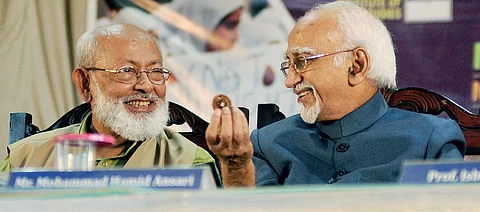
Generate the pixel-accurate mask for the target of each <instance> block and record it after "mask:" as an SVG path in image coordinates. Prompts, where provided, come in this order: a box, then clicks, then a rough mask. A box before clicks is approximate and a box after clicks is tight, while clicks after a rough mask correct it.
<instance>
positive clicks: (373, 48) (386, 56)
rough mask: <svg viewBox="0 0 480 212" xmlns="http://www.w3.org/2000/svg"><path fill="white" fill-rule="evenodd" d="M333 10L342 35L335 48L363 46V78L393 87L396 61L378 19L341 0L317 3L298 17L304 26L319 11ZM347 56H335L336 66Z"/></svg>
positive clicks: (338, 49) (389, 40)
mask: <svg viewBox="0 0 480 212" xmlns="http://www.w3.org/2000/svg"><path fill="white" fill-rule="evenodd" d="M330 11H332V12H335V13H336V15H337V17H336V18H337V23H336V24H337V27H338V29H339V30H340V32H342V34H343V36H344V37H343V44H341V45H339V46H336V51H342V50H347V49H353V48H356V47H362V48H364V49H365V50H366V51H367V53H368V56H369V58H370V60H369V61H370V65H369V66H370V70H369V71H368V73H367V78H368V79H370V81H372V82H373V83H374V84H376V86H377V87H379V88H396V86H397V85H396V73H397V68H396V61H395V52H394V46H393V43H392V38H391V35H390V33H389V32H388V30H387V27H386V26H385V25H384V24H383V22H382V21H380V20H379V19H378V18H376V17H375V16H373V15H372V14H371V13H369V12H368V11H367V10H365V9H363V8H361V7H360V6H358V5H356V4H354V3H352V2H345V1H335V2H332V3H327V4H319V5H317V6H315V7H314V8H313V9H312V10H310V11H308V12H307V13H306V14H305V15H304V16H303V17H302V18H300V19H299V21H298V22H299V24H300V25H303V26H306V25H307V24H308V23H310V22H314V21H317V19H318V16H319V14H320V13H323V12H330ZM350 56H351V55H349V54H338V55H335V58H334V62H335V66H336V67H340V66H341V65H342V64H344V62H345V60H346V59H348V58H349V57H350Z"/></svg>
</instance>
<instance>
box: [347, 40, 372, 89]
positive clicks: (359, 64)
mask: <svg viewBox="0 0 480 212" xmlns="http://www.w3.org/2000/svg"><path fill="white" fill-rule="evenodd" d="M351 60H352V65H351V66H350V67H349V68H348V84H350V85H351V86H355V85H358V84H360V83H361V82H362V81H364V80H365V78H366V77H367V72H368V70H369V65H370V58H369V56H368V53H367V51H366V50H365V49H364V48H361V47H358V48H355V49H354V50H353V56H352V58H351Z"/></svg>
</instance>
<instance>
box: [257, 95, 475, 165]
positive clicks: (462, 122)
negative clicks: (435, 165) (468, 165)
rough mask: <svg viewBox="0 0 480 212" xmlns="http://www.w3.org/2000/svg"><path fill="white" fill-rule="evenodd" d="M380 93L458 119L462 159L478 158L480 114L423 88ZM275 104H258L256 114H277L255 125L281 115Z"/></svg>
mask: <svg viewBox="0 0 480 212" xmlns="http://www.w3.org/2000/svg"><path fill="white" fill-rule="evenodd" d="M382 94H383V96H384V97H385V100H386V101H387V104H388V105H389V106H390V107H395V108H400V109H404V110H409V111H414V112H418V113H425V114H431V115H440V114H442V113H446V114H447V115H448V116H449V117H450V118H451V119H453V120H455V121H456V122H457V123H458V125H459V126H460V129H462V132H463V134H464V136H465V140H466V141H467V151H466V155H467V156H466V157H465V159H466V160H473V159H480V115H478V114H473V113H472V112H470V111H468V110H466V109H465V108H463V107H462V106H460V105H458V104H457V103H455V102H454V101H453V100H451V99H449V98H447V97H445V96H443V95H441V94H438V93H436V92H433V91H431V90H427V89H424V88H418V87H408V88H401V89H385V90H382ZM275 106H276V105H273V104H261V105H259V106H258V114H262V115H263V116H270V117H277V118H270V119H262V120H261V121H257V128H262V127H263V126H265V125H267V124H271V123H273V122H275V121H278V120H280V119H282V118H281V116H280V115H278V113H280V112H279V110H278V107H275ZM265 114H267V115H265ZM259 119H260V117H259Z"/></svg>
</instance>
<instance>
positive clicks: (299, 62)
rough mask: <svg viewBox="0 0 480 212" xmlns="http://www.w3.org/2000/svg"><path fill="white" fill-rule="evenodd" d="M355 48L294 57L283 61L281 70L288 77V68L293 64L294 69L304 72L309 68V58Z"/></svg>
mask: <svg viewBox="0 0 480 212" xmlns="http://www.w3.org/2000/svg"><path fill="white" fill-rule="evenodd" d="M353 50H354V49H349V50H343V51H339V52H334V53H328V54H317V55H313V56H310V57H305V56H301V57H299V58H296V59H294V60H293V61H285V62H283V63H281V64H280V71H282V73H283V76H285V77H287V76H288V70H289V69H290V66H293V69H294V70H295V71H296V72H297V73H303V72H305V71H306V69H307V66H308V61H309V60H316V59H319V58H322V57H326V56H331V55H336V54H340V53H345V52H351V51H353Z"/></svg>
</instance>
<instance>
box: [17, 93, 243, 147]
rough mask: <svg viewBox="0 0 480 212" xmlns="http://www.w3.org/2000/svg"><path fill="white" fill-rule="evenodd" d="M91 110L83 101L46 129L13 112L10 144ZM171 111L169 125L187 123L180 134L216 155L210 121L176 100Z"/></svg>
mask: <svg viewBox="0 0 480 212" xmlns="http://www.w3.org/2000/svg"><path fill="white" fill-rule="evenodd" d="M91 110H92V108H91V106H90V104H89V103H83V104H81V105H79V106H77V107H75V108H73V109H71V110H70V111H68V112H67V113H65V114H64V115H63V116H62V117H60V118H59V119H58V120H57V121H56V122H55V123H53V124H52V125H51V126H50V127H48V128H46V129H44V130H39V128H38V127H37V126H35V125H34V124H32V115H30V114H29V113H11V114H10V135H9V144H12V143H14V142H16V141H18V140H20V139H23V138H26V137H28V136H31V135H34V134H37V133H40V132H45V131H50V130H53V129H57V128H61V127H66V126H68V125H71V124H76V123H80V122H81V121H82V119H83V118H84V117H85V116H86V115H87V113H88V112H90V111H91ZM240 110H242V112H243V113H244V114H245V116H246V117H247V119H248V115H249V110H248V109H247V108H244V107H240ZM169 112H170V118H169V120H168V123H167V125H168V126H171V125H174V124H176V125H182V124H184V123H187V125H188V126H189V127H190V128H191V129H192V131H191V132H180V134H182V135H183V136H185V137H186V138H187V139H189V140H191V141H192V142H194V143H195V144H197V145H198V146H200V147H202V148H204V149H205V150H207V151H208V152H209V153H210V154H211V155H212V156H214V157H215V155H214V154H212V152H210V149H208V146H207V142H206V140H205V130H207V127H208V122H206V121H205V120H203V119H202V118H200V117H199V116H197V115H196V114H194V113H192V112H191V111H190V110H188V109H186V108H184V107H183V106H181V105H179V104H176V103H174V102H169Z"/></svg>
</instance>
